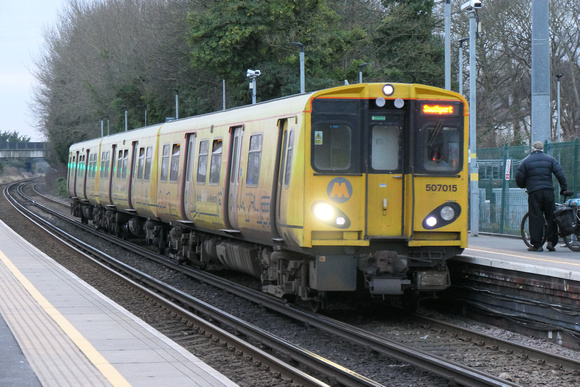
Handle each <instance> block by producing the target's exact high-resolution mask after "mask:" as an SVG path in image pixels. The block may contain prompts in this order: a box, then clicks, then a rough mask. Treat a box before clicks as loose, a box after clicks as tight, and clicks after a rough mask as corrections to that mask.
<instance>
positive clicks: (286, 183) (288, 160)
mask: <svg viewBox="0 0 580 387" xmlns="http://www.w3.org/2000/svg"><path fill="white" fill-rule="evenodd" d="M293 143H294V131H293V130H291V131H290V134H289V135H288V151H287V156H286V172H285V173H284V186H285V187H288V186H289V185H290V172H291V171H292V151H293V147H294V146H293V145H292V144H293Z"/></svg>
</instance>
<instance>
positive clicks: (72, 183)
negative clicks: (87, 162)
mask: <svg viewBox="0 0 580 387" xmlns="http://www.w3.org/2000/svg"><path fill="white" fill-rule="evenodd" d="M78 154H79V152H76V153H72V154H71V156H70V160H69V172H68V173H69V176H68V185H69V190H68V192H69V193H72V195H73V196H74V197H78V196H79V195H77V168H78V167H77V165H78V164H77V158H78Z"/></svg>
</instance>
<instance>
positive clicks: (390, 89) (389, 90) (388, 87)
mask: <svg viewBox="0 0 580 387" xmlns="http://www.w3.org/2000/svg"><path fill="white" fill-rule="evenodd" d="M394 92H395V88H394V87H393V85H388V84H387V85H384V86H383V94H384V95H386V96H387V97H388V96H390V95H393V93H394Z"/></svg>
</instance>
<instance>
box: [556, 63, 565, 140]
mask: <svg viewBox="0 0 580 387" xmlns="http://www.w3.org/2000/svg"><path fill="white" fill-rule="evenodd" d="M563 76H564V74H562V73H558V74H556V85H557V98H558V99H557V104H558V123H557V125H556V141H557V142H560V132H561V131H562V125H561V122H560V78H562V77H563Z"/></svg>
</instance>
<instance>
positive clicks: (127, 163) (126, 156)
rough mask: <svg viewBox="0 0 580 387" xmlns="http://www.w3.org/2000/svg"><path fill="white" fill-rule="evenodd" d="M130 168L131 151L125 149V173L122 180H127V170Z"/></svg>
mask: <svg viewBox="0 0 580 387" xmlns="http://www.w3.org/2000/svg"><path fill="white" fill-rule="evenodd" d="M128 168H129V150H128V149H125V151H124V152H123V173H122V175H121V176H122V178H123V179H125V178H126V177H127V169H128Z"/></svg>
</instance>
